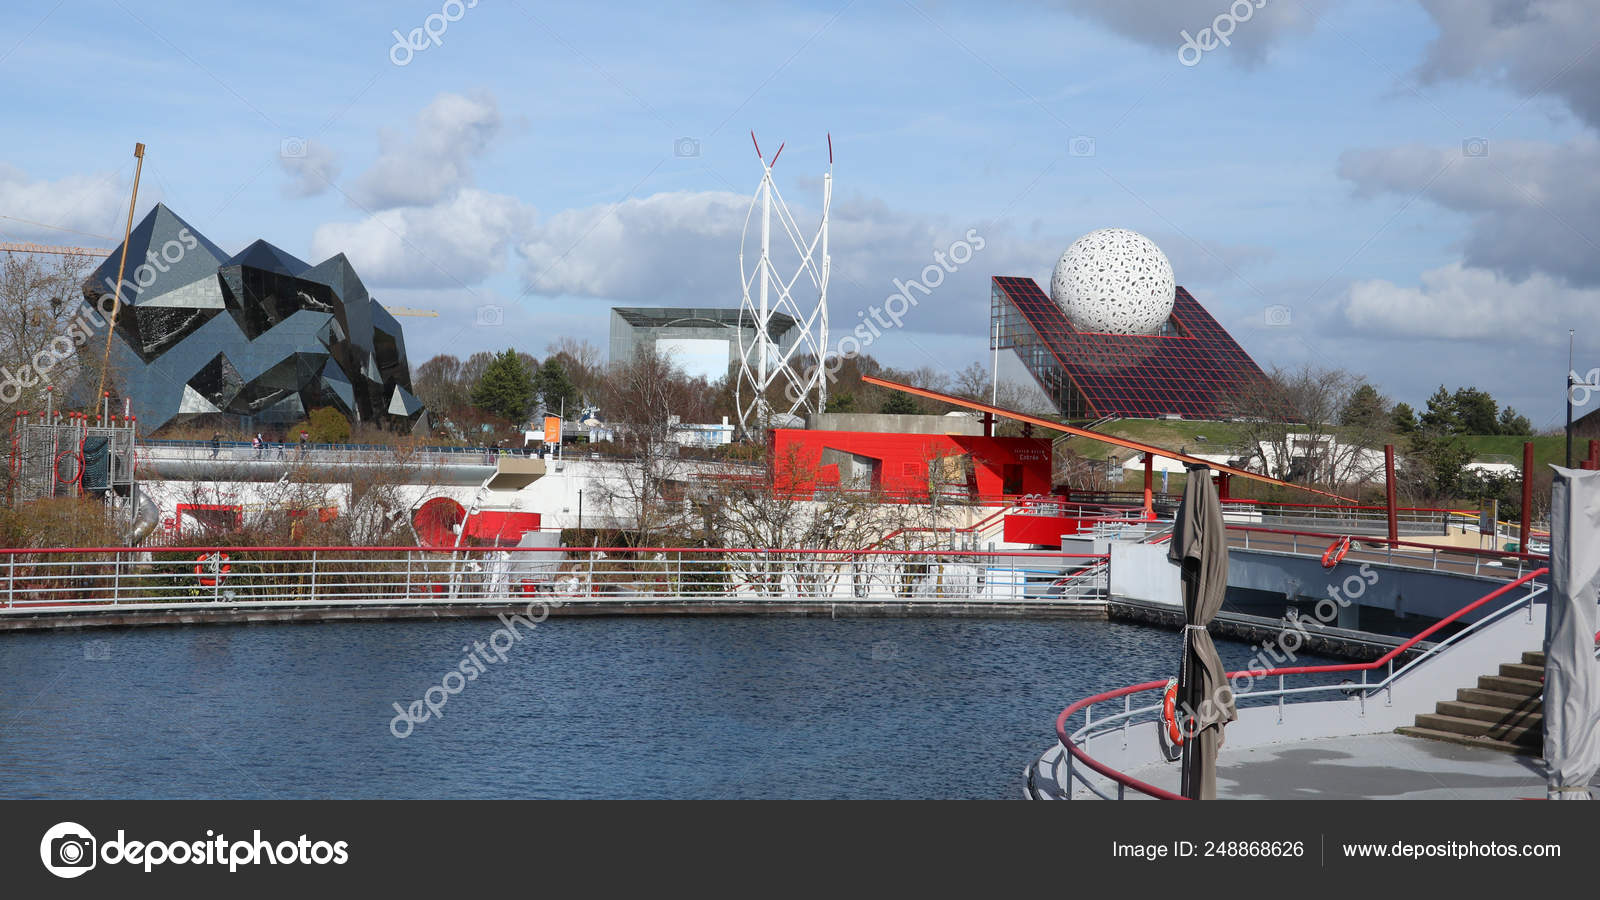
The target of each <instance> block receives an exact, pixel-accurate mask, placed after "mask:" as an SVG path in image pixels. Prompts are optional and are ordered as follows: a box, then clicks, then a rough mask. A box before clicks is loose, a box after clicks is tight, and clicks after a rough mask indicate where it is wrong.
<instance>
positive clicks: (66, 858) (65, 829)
mask: <svg viewBox="0 0 1600 900" xmlns="http://www.w3.org/2000/svg"><path fill="white" fill-rule="evenodd" d="M39 859H40V861H41V862H43V863H44V867H45V868H46V869H49V870H50V874H51V875H55V876H56V877H58V878H77V877H78V876H79V875H82V874H83V873H85V872H87V871H89V870H90V869H92V868H94V863H95V842H94V835H92V834H90V833H89V829H87V828H85V827H83V826H82V825H79V824H78V823H77V822H62V823H60V824H57V825H53V826H51V828H50V830H49V831H46V832H45V833H44V837H43V838H42V839H41V840H40V841H39Z"/></svg>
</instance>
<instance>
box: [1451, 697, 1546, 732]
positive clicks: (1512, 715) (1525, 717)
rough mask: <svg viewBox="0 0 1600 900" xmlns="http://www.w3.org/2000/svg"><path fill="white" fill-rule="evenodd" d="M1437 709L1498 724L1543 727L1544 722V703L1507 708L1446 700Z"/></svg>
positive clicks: (1460, 717)
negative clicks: (1525, 707)
mask: <svg viewBox="0 0 1600 900" xmlns="http://www.w3.org/2000/svg"><path fill="white" fill-rule="evenodd" d="M1435 711H1436V712H1437V713H1439V715H1442V716H1455V717H1456V718H1459V719H1477V720H1478V721H1480V722H1486V723H1489V724H1497V725H1508V726H1515V725H1539V726H1541V727H1542V726H1543V724H1544V707H1543V704H1538V705H1535V706H1533V707H1531V708H1529V709H1506V708H1505V707H1501V706H1485V705H1484V704H1482V703H1463V702H1461V701H1460V700H1444V701H1441V702H1440V703H1439V706H1438V708H1437V709H1436V710H1435Z"/></svg>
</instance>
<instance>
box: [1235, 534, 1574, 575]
mask: <svg viewBox="0 0 1600 900" xmlns="http://www.w3.org/2000/svg"><path fill="white" fill-rule="evenodd" d="M1227 529H1228V531H1229V532H1237V533H1239V534H1242V535H1243V536H1244V547H1243V549H1245V550H1257V549H1259V550H1272V549H1274V548H1272V547H1251V546H1250V535H1252V534H1263V535H1273V536H1281V537H1286V538H1288V539H1289V552H1290V553H1300V552H1301V549H1300V544H1301V543H1306V544H1310V545H1311V547H1309V548H1308V549H1307V552H1310V551H1311V550H1312V549H1315V548H1319V547H1326V546H1327V542H1328V541H1329V540H1330V539H1332V540H1333V541H1335V542H1336V541H1338V540H1339V539H1340V536H1339V535H1334V534H1330V533H1328V532H1324V531H1298V530H1295V529H1289V528H1267V527H1263V526H1259V525H1228V526H1227ZM1348 537H1350V538H1351V539H1353V540H1354V541H1356V542H1357V543H1360V544H1378V545H1383V546H1386V547H1388V548H1389V552H1388V554H1387V556H1386V558H1385V560H1384V562H1386V563H1395V562H1396V557H1395V553H1396V550H1397V549H1398V550H1399V551H1400V552H1401V553H1404V552H1405V550H1404V549H1402V548H1412V549H1414V550H1416V551H1418V552H1419V553H1420V552H1427V553H1429V554H1431V558H1432V568H1434V569H1437V568H1439V561H1440V557H1441V555H1442V556H1446V557H1449V556H1459V557H1466V558H1467V559H1470V560H1471V561H1472V574H1474V575H1480V574H1483V572H1482V570H1483V569H1484V568H1485V565H1484V564H1485V563H1486V562H1491V561H1500V560H1507V559H1515V560H1517V574H1518V575H1519V576H1520V575H1521V574H1522V571H1523V570H1522V566H1523V564H1524V563H1534V562H1541V563H1542V562H1548V561H1549V559H1550V556H1549V554H1545V553H1524V552H1521V551H1517V550H1485V549H1483V548H1481V547H1452V546H1448V545H1441V544H1430V543H1427V542H1425V541H1408V540H1405V539H1403V538H1402V539H1398V540H1389V539H1388V538H1386V537H1373V536H1368V535H1360V534H1358V535H1348ZM1400 561H1401V562H1404V561H1405V558H1404V557H1400ZM1463 565H1465V563H1463ZM1488 568H1494V567H1493V566H1489V567H1488Z"/></svg>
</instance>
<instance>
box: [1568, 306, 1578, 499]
mask: <svg viewBox="0 0 1600 900" xmlns="http://www.w3.org/2000/svg"><path fill="white" fill-rule="evenodd" d="M1573 335H1574V331H1573V329H1571V328H1568V329H1567V468H1569V469H1570V468H1572V388H1573V386H1574V385H1576V384H1577V381H1578V379H1577V377H1576V376H1577V371H1578V370H1577V369H1574V368H1573V367H1572V342H1573Z"/></svg>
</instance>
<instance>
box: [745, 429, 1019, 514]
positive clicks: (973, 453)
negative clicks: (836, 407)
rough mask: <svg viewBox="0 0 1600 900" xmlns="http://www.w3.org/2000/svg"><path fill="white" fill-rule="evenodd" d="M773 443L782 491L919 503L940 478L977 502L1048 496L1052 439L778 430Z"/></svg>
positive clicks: (951, 490) (947, 491) (944, 490)
mask: <svg viewBox="0 0 1600 900" xmlns="http://www.w3.org/2000/svg"><path fill="white" fill-rule="evenodd" d="M770 440H771V452H772V459H773V473H774V474H773V477H774V478H775V479H776V482H777V483H776V484H775V485H774V487H775V488H776V489H777V490H779V491H786V492H787V491H792V492H796V493H801V494H810V493H815V492H817V491H828V490H841V489H843V490H863V491H873V492H876V493H882V494H885V495H887V496H889V497H892V498H895V499H903V500H913V501H917V500H926V499H927V498H928V496H929V485H930V483H935V484H937V486H938V491H939V493H940V494H941V495H943V496H960V497H962V498H965V499H970V500H979V501H983V500H992V501H998V500H1000V499H1001V498H1003V497H1014V496H1020V495H1026V494H1048V493H1050V440H1049V439H1048V438H1020V437H1018V438H1005V437H983V436H980V435H963V434H897V433H887V432H885V433H879V432H871V431H806V430H803V429H798V428H777V429H773V430H772V431H771V432H770Z"/></svg>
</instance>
